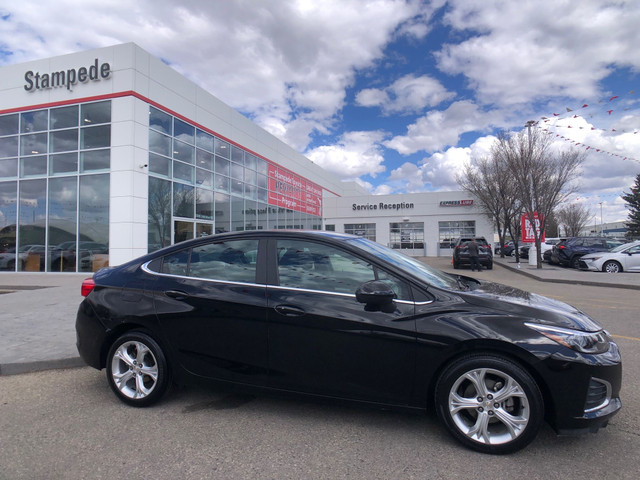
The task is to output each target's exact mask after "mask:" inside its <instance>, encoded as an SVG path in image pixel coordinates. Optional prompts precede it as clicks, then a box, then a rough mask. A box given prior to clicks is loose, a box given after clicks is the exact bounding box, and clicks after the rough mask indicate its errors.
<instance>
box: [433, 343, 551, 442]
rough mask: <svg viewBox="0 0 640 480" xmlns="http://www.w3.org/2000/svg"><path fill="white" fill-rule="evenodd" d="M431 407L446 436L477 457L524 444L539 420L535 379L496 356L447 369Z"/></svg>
mask: <svg viewBox="0 0 640 480" xmlns="http://www.w3.org/2000/svg"><path fill="white" fill-rule="evenodd" d="M435 395H436V397H435V401H436V409H437V411H438V416H439V417H440V419H441V420H442V421H443V423H444V424H445V426H446V427H447V429H448V430H449V433H451V435H453V437H454V438H455V439H457V440H458V441H459V442H461V443H462V444H463V445H465V446H467V447H469V448H471V449H473V450H477V451H479V452H482V453H491V454H498V455H501V454H507V453H513V452H516V451H518V450H520V449H522V448H524V447H525V446H527V445H528V444H529V443H530V442H531V441H532V440H533V439H534V438H535V437H536V435H537V433H538V430H539V429H540V426H541V424H542V420H543V418H544V403H543V399H542V394H541V393H540V389H539V388H538V385H537V384H536V382H535V380H533V378H532V377H531V375H529V374H528V373H527V372H526V371H525V370H524V369H522V368H521V367H520V366H519V365H517V364H516V363H514V362H512V361H511V360H507V359H506V358H503V357H500V356H497V355H489V354H487V355H483V354H473V355H468V356H465V357H462V358H460V359H458V360H456V361H454V362H453V363H452V364H451V365H449V366H448V367H447V368H446V369H445V370H444V372H443V373H442V375H441V376H440V378H439V380H438V383H437V385H436V392H435Z"/></svg>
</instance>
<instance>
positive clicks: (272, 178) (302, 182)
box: [268, 164, 322, 217]
mask: <svg viewBox="0 0 640 480" xmlns="http://www.w3.org/2000/svg"><path fill="white" fill-rule="evenodd" d="M268 174H269V197H268V201H269V205H275V206H277V207H282V208H288V209H290V210H296V211H298V212H303V213H308V214H309V215H314V216H316V217H320V216H322V187H320V186H319V185H317V184H315V183H313V182H310V181H309V180H307V179H305V178H302V177H299V176H298V175H295V174H293V173H291V172H289V171H288V170H284V169H281V168H278V167H277V166H275V165H272V164H269V167H268Z"/></svg>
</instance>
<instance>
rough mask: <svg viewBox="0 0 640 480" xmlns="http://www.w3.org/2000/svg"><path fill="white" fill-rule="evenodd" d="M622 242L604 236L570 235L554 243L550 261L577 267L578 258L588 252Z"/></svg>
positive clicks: (601, 250) (594, 251)
mask: <svg viewBox="0 0 640 480" xmlns="http://www.w3.org/2000/svg"><path fill="white" fill-rule="evenodd" d="M622 243H623V242H621V241H619V240H614V239H611V238H604V237H571V238H568V239H567V240H565V241H564V242H559V243H558V244H557V245H554V247H553V250H552V253H551V261H552V263H559V264H560V265H563V266H567V267H573V268H579V267H580V258H581V257H582V256H584V255H587V254H588V253H597V252H606V251H608V250H611V249H612V248H615V247H618V246H620V245H622Z"/></svg>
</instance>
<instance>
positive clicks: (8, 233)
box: [0, 181, 18, 270]
mask: <svg viewBox="0 0 640 480" xmlns="http://www.w3.org/2000/svg"><path fill="white" fill-rule="evenodd" d="M17 196H18V182H16V181H13V182H0V252H1V253H7V252H9V253H10V252H12V251H13V252H15V248H16V220H17V213H18V212H17V209H16V206H17V205H16V198H17ZM0 269H2V270H15V262H14V263H13V264H12V263H11V262H10V261H7V263H4V262H3V263H2V264H0Z"/></svg>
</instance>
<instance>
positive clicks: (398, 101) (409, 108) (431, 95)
mask: <svg viewBox="0 0 640 480" xmlns="http://www.w3.org/2000/svg"><path fill="white" fill-rule="evenodd" d="M454 96H455V93H453V92H449V91H447V89H446V88H445V87H444V86H443V85H442V84H441V83H440V82H438V81H437V80H436V79H434V78H431V77H429V76H427V75H423V76H420V77H416V76H414V75H412V74H409V75H405V76H404V77H402V78H399V79H398V80H396V81H395V82H393V83H392V84H391V85H390V86H388V87H386V88H384V89H377V88H367V89H364V90H362V91H360V92H358V94H357V95H356V104H358V105H360V106H363V107H380V108H381V109H382V112H383V114H385V115H390V114H394V113H400V114H405V113H418V112H422V111H423V110H424V109H425V107H434V106H436V105H439V104H440V103H442V102H443V101H445V100H449V99H451V98H453V97H454Z"/></svg>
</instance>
